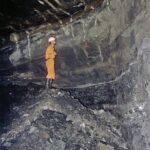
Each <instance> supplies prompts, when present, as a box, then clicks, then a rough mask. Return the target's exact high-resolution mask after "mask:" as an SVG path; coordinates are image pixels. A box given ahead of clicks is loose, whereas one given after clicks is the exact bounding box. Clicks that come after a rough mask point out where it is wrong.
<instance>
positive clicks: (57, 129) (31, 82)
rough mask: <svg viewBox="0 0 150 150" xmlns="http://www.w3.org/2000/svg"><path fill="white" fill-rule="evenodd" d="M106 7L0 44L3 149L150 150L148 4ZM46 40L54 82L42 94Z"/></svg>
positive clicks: (142, 1) (30, 30) (0, 146)
mask: <svg viewBox="0 0 150 150" xmlns="http://www.w3.org/2000/svg"><path fill="white" fill-rule="evenodd" d="M31 2H32V1H31ZM47 2H48V1H47ZM57 2H58V1H57ZM74 2H79V1H74ZM80 2H81V1H80ZM85 2H86V4H87V3H88V2H91V1H85ZM40 3H42V1H40ZM62 3H63V1H62ZM65 3H66V4H68V6H69V5H70V4H69V3H67V1H65ZM73 4H74V3H73ZM75 4H76V3H75ZM103 4H104V5H103ZM103 4H102V5H101V4H100V5H98V6H96V5H95V6H93V5H92V7H91V8H90V12H89V13H84V14H80V15H79V16H78V15H77V16H76V18H69V20H68V21H66V23H63V24H61V19H60V20H59V21H58V22H59V23H58V24H57V25H56V26H53V27H51V25H49V24H42V25H41V26H38V27H33V28H28V29H27V30H26V29H25V30H26V31H23V32H20V31H19V32H15V33H12V34H11V35H10V37H9V38H10V40H11V41H10V40H9V39H7V38H8V37H7V38H6V39H5V38H4V37H3V38H2V39H0V40H1V41H2V44H1V45H2V47H1V49H0V62H1V63H0V86H1V88H0V99H2V100H1V103H0V149H2V150H17V149H18V150H20V149H27V150H29V149H31V150H35V149H37V150H45V149H46V150H149V149H150V132H149V131H150V127H149V126H150V117H149V116H150V109H149V108H150V103H149V100H150V71H149V70H150V44H149V43H150V32H149V26H150V19H149V18H150V12H149V8H150V3H149V1H148V0H146V1H145V0H133V1H132V3H131V1H130V0H126V1H122V0H117V1H116V0H111V1H104V3H103ZM87 6H90V5H87ZM25 9H26V7H25ZM66 9H67V8H66ZM31 12H32V11H29V12H28V13H31ZM58 14H59V12H58ZM58 14H57V15H58ZM0 15H1V14H0ZM32 17H35V16H34V15H33V16H32ZM0 19H1V17H0ZM11 23H12V22H11ZM35 23H36V22H35ZM9 33H11V32H9ZM50 35H56V36H57V39H58V41H59V42H58V45H57V53H58V56H57V58H56V72H57V77H56V80H55V82H54V84H53V86H54V89H51V90H45V88H44V86H43V85H44V82H45V68H44V58H43V54H44V49H45V48H46V46H47V39H48V37H49V36H50ZM5 40H7V42H8V43H7V42H6V43H5ZM35 83H36V84H35Z"/></svg>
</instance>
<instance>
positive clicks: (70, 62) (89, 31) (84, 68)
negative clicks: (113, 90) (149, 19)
mask: <svg viewBox="0 0 150 150" xmlns="http://www.w3.org/2000/svg"><path fill="white" fill-rule="evenodd" d="M145 11H146V1H145V0H142V1H141V0H133V2H132V3H131V1H130V0H126V1H122V0H117V1H116V0H111V1H110V3H109V5H108V6H107V7H104V8H103V9H101V7H96V8H95V9H93V10H92V11H91V13H89V14H85V15H82V16H78V17H77V18H76V19H70V21H69V22H66V24H62V25H55V26H51V25H43V26H40V27H39V28H34V29H32V31H31V32H30V31H27V32H26V33H25V34H24V33H20V34H15V33H14V34H12V35H10V39H11V40H13V41H14V42H16V44H14V45H10V46H6V47H3V48H2V49H1V51H2V53H3V54H4V55H3V54H1V57H2V59H1V61H2V62H1V64H5V66H6V67H5V68H4V67H3V65H2V66H1V67H2V69H1V71H2V73H3V72H4V71H6V70H8V69H9V71H10V70H11V66H18V67H17V69H16V71H15V70H14V69H13V68H12V70H13V72H12V75H13V76H16V77H20V78H21V79H22V78H28V79H30V78H31V79H35V80H40V79H42V78H44V77H45V68H44V66H45V65H44V59H43V55H44V52H45V48H46V46H47V39H48V37H49V36H50V35H53V34H55V35H56V37H57V39H58V44H57V51H58V52H57V53H58V56H57V58H56V72H57V80H56V84H59V86H70V87H74V86H78V85H84V84H93V83H97V82H104V81H110V80H113V79H115V78H116V77H117V76H119V75H120V74H121V73H122V72H124V71H125V70H127V69H128V67H129V64H130V63H131V62H132V61H134V59H135V58H136V55H137V47H138V44H140V42H141V40H142V38H143V37H142V35H141V36H140V37H136V34H138V28H139V26H138V27H135V28H130V26H131V25H133V24H134V23H135V24H136V23H137V24H138V22H136V19H137V20H138V18H139V17H140V15H141V18H144V12H145ZM142 14H143V16H142ZM140 21H142V20H140ZM128 28H129V30H128V31H125V30H127V29H128ZM146 29H148V26H145V27H144V28H143V30H142V32H143V33H144V32H146ZM135 42H136V43H135ZM4 58H5V59H4ZM40 58H41V59H40ZM21 64H24V65H22V66H21ZM15 68H16V67H15ZM22 68H23V69H22ZM18 73H19V74H18Z"/></svg>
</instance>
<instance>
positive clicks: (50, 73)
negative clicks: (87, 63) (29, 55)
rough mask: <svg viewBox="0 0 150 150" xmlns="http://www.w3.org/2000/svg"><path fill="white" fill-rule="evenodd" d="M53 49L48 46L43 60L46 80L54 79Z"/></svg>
mask: <svg viewBox="0 0 150 150" xmlns="http://www.w3.org/2000/svg"><path fill="white" fill-rule="evenodd" d="M55 55H56V52H55V49H54V48H53V47H52V46H51V45H49V46H48V48H47V49H46V54H45V59H46V68H47V76H46V78H47V79H55V69H54V59H55Z"/></svg>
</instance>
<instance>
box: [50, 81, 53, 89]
mask: <svg viewBox="0 0 150 150" xmlns="http://www.w3.org/2000/svg"><path fill="white" fill-rule="evenodd" d="M52 83H53V79H51V80H50V81H49V88H50V89H51V88H52Z"/></svg>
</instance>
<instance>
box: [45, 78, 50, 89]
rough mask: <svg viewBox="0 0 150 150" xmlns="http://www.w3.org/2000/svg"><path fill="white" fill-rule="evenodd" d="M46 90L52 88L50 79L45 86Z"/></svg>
mask: <svg viewBox="0 0 150 150" xmlns="http://www.w3.org/2000/svg"><path fill="white" fill-rule="evenodd" d="M45 87H46V89H49V88H50V79H47V80H46V85H45Z"/></svg>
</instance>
